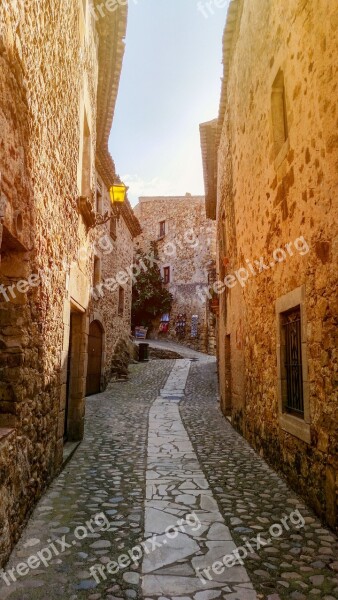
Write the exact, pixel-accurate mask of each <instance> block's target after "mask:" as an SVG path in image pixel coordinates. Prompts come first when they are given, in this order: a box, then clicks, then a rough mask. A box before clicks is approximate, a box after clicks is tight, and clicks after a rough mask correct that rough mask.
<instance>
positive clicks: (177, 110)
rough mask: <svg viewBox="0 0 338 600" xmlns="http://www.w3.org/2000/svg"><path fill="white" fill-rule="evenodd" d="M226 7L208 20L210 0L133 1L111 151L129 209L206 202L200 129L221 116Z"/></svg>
mask: <svg viewBox="0 0 338 600" xmlns="http://www.w3.org/2000/svg"><path fill="white" fill-rule="evenodd" d="M211 1H212V0H210V2H211ZM224 2H226V6H224V7H223V8H218V7H216V6H215V5H213V2H212V10H213V12H214V14H210V13H208V9H207V8H206V1H205V0H129V17H128V29H127V38H126V53H125V57H124V61H123V69H122V76H121V84H120V89H119V94H118V100H117V105H116V112H115V117H114V123H113V128H112V132H111V136H110V151H111V153H112V156H113V158H114V160H115V163H116V169H117V172H118V173H119V175H120V176H121V177H122V178H123V180H124V181H125V183H127V185H129V186H130V190H129V198H130V200H131V202H132V204H135V203H136V201H137V198H138V196H140V195H148V196H150V195H171V194H173V195H184V194H185V193H186V192H190V193H191V194H196V195H197V194H204V186H203V172H202V161H201V150H200V139H199V124H200V123H202V122H204V121H208V120H210V119H213V118H215V117H216V116H217V115H218V105H219V98H220V90H221V76H222V34H223V29H224V26H225V20H226V12H227V5H228V2H227V0H224ZM199 3H200V5H202V6H203V7H204V12H205V14H206V15H207V14H209V16H208V17H207V18H206V17H205V16H203V13H202V12H201V11H199V10H198V4H199ZM219 3H220V2H219Z"/></svg>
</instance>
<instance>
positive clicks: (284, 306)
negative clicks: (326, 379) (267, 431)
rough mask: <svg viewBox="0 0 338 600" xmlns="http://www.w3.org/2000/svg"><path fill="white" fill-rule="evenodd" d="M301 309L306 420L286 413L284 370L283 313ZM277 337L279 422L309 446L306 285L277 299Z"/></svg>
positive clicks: (281, 426)
mask: <svg viewBox="0 0 338 600" xmlns="http://www.w3.org/2000/svg"><path fill="white" fill-rule="evenodd" d="M298 306H299V307H300V316H301V345H302V376H303V401H304V418H301V417H297V416H295V415H291V414H288V413H287V412H286V411H285V409H284V408H285V402H284V399H285V391H284V382H285V376H284V370H283V367H282V353H283V345H282V323H281V320H282V319H281V316H282V314H283V313H285V312H287V311H289V310H291V309H292V308H296V307H298ZM276 335H277V348H276V351H277V374H278V382H277V383H278V385H277V392H278V420H279V426H280V428H281V429H283V431H286V432H287V433H290V434H291V435H293V436H295V437H297V438H299V439H301V440H302V441H303V442H306V443H307V444H310V443H311V426H310V423H311V419H310V394H309V378H308V360H307V319H306V310H305V285H302V286H300V287H298V288H296V289H294V290H292V291H291V292H289V293H287V294H285V295H284V296H281V297H280V298H277V300H276Z"/></svg>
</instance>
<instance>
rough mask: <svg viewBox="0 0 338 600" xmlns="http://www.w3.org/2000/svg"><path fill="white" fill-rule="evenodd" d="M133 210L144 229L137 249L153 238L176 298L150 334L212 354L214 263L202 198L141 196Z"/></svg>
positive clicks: (212, 232) (146, 248)
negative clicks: (211, 281) (211, 283)
mask: <svg viewBox="0 0 338 600" xmlns="http://www.w3.org/2000/svg"><path fill="white" fill-rule="evenodd" d="M134 212H135V214H136V216H137V218H138V220H139V222H140V225H141V228H142V234H141V235H140V236H139V237H137V238H136V239H135V248H136V249H138V248H141V249H142V250H143V251H146V252H147V251H149V250H150V244H151V242H156V244H157V250H158V254H159V261H160V268H161V273H162V278H163V280H164V282H165V285H166V286H167V289H168V290H169V291H170V293H171V294H172V295H173V298H174V301H173V306H172V311H171V314H170V321H169V324H168V323H167V322H166V321H162V323H161V322H160V320H159V321H158V322H156V323H155V324H154V329H153V331H152V333H151V335H152V336H155V337H157V336H159V337H167V338H169V339H174V340H176V341H180V342H181V343H183V344H185V345H187V346H189V347H192V348H194V349H196V350H200V351H202V352H208V353H210V354H214V353H215V330H214V322H215V317H214V315H213V314H212V313H211V312H210V310H209V294H208V293H207V290H208V276H209V273H210V271H212V269H213V268H214V263H215V223H214V222H213V221H211V220H210V219H207V217H206V214H205V199H204V197H203V196H192V195H191V194H186V195H185V196H176V197H169V196H161V197H141V198H140V199H139V203H138V204H137V206H136V207H135V208H134Z"/></svg>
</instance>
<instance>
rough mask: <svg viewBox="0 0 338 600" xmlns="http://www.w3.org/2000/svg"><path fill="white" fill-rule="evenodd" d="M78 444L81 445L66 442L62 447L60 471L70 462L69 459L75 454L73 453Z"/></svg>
mask: <svg viewBox="0 0 338 600" xmlns="http://www.w3.org/2000/svg"><path fill="white" fill-rule="evenodd" d="M80 444H81V442H66V443H65V445H64V446H63V459H62V469H64V468H65V466H66V465H67V463H68V462H69V461H70V459H71V458H72V456H73V454H74V453H75V451H76V450H77V448H78V447H79V445H80Z"/></svg>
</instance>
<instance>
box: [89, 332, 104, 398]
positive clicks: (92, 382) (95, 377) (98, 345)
mask: <svg viewBox="0 0 338 600" xmlns="http://www.w3.org/2000/svg"><path fill="white" fill-rule="evenodd" d="M102 338H103V332H102V328H101V325H100V323H99V322H98V321H93V322H92V323H91V324H90V327H89V340H88V370H87V386H86V396H91V395H92V394H98V393H100V391H101V370H102V343H103V339H102Z"/></svg>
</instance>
